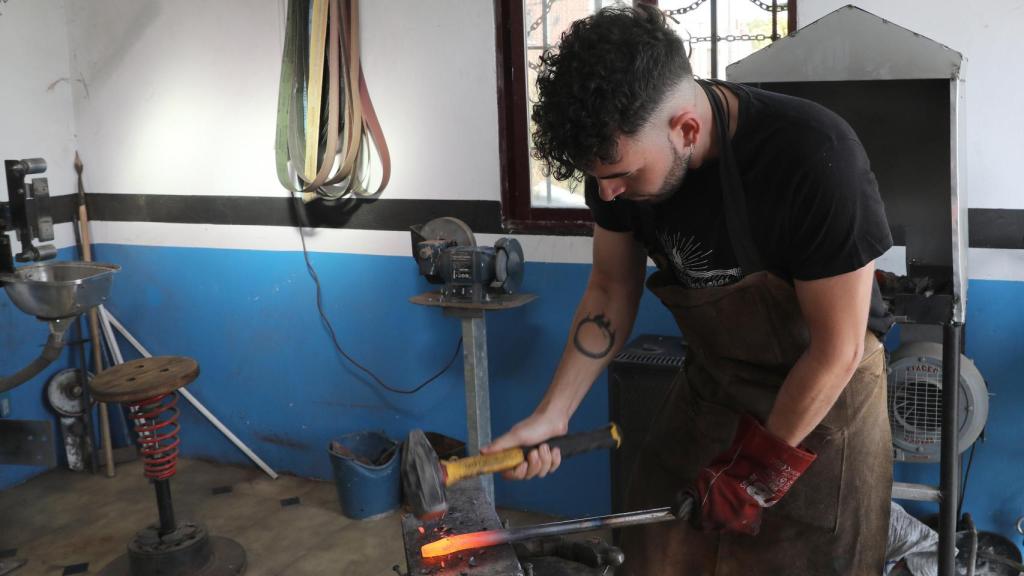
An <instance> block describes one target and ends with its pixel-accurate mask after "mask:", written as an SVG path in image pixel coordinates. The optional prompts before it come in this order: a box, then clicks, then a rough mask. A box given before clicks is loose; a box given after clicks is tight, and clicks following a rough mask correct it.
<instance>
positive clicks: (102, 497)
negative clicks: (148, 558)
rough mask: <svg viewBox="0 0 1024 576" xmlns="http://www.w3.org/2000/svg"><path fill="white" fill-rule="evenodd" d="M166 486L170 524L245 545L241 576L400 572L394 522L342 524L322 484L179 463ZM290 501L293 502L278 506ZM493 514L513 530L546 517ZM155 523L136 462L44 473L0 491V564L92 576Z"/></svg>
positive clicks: (333, 496) (390, 575)
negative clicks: (185, 523) (111, 472)
mask: <svg viewBox="0 0 1024 576" xmlns="http://www.w3.org/2000/svg"><path fill="white" fill-rule="evenodd" d="M223 487H230V491H226V490H224V489H223ZM171 488H172V495H173V500H174V506H175V511H176V514H177V518H178V520H194V521H199V522H202V523H203V524H205V525H206V527H207V529H208V530H209V531H210V533H211V534H213V535H217V536H227V537H230V538H233V539H235V540H236V541H238V542H239V543H240V544H242V546H244V547H245V550H246V553H247V558H248V569H247V570H246V574H247V575H277V574H288V575H289V576H302V575H306V574H309V575H313V574H316V575H320V574H344V575H347V576H395V572H393V571H392V566H394V565H395V564H398V565H399V566H401V568H402V570H403V571H404V569H405V555H404V551H403V549H402V531H401V519H400V516H399V514H397V513H395V514H390V515H388V516H385V517H383V518H378V519H375V520H366V521H354V520H349V519H348V518H345V517H344V516H342V515H341V512H340V508H339V506H338V497H337V493H336V492H335V487H334V484H333V483H331V482H321V481H317V480H308V479H304V478H296V477H294V476H284V475H282V476H280V477H279V478H278V479H277V480H271V479H270V478H269V477H267V476H266V475H264V474H263V473H262V472H260V471H259V470H256V469H249V468H240V467H235V466H227V465H221V464H211V463H208V462H202V461H197V460H181V461H180V462H179V463H178V474H177V475H176V476H175V477H174V478H173V479H172V480H171ZM215 489H219V490H215ZM215 492H222V493H215ZM294 498H298V499H299V503H298V504H292V505H285V504H283V503H282V500H285V501H287V500H288V499H294ZM500 515H501V516H502V518H509V519H510V520H511V522H512V524H513V525H522V524H527V523H533V522H544V521H547V520H549V519H550V518H548V517H545V516H542V515H537V514H529V513H522V512H514V511H505V510H502V511H500ZM156 520H157V511H156V498H155V496H154V492H153V488H152V486H151V485H150V484H149V483H148V481H147V480H146V479H145V478H143V476H142V464H141V462H138V461H136V462H133V463H129V464H123V465H121V466H119V467H118V468H117V476H116V477H114V478H107V477H106V476H104V475H102V474H100V475H97V476H93V475H90V474H81V473H74V472H69V471H65V470H53V471H50V472H47V473H45V474H43V475H41V476H38V477H36V478H33V479H32V480H30V481H28V482H27V483H25V484H22V485H20V486H16V487H14V488H11V489H9V490H6V491H3V492H0V560H3V559H9V558H10V557H16V558H21V559H25V560H27V561H28V563H27V564H26V565H25V566H23V567H22V568H20V569H18V570H16V571H15V572H14V573H13V574H14V575H15V576H29V575H36V574H39V575H52V574H65V573H67V574H79V573H93V574H95V573H97V572H99V571H100V570H101V569H102V568H103V567H104V566H106V564H107V563H108V562H110V561H111V560H113V559H114V558H116V557H117V556H119V555H121V554H123V553H124V552H125V546H126V545H127V544H128V541H129V540H130V539H131V538H132V536H133V535H134V534H135V532H136V531H137V530H139V529H140V528H142V527H144V526H146V525H148V524H152V523H155V522H156ZM86 563H87V564H88V571H87V572H85V571H82V570H81V566H80V565H82V564H86ZM68 567H71V568H70V569H69V568H68ZM76 570H78V571H76Z"/></svg>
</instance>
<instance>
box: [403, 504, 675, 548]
mask: <svg viewBox="0 0 1024 576" xmlns="http://www.w3.org/2000/svg"><path fill="white" fill-rule="evenodd" d="M692 508H693V500H692V499H691V498H690V497H689V496H687V497H686V498H685V499H684V500H683V501H682V502H681V503H680V504H679V505H677V506H674V507H665V508H655V509H653V510H641V511H639V512H625V513H622V514H609V515H607V516H594V517H593V518H583V519H580V520H564V521H562V522H552V523H550V524H538V525H536V526H525V527H523V528H508V529H503V530H485V531H483V532H470V533H469V534H457V535H455V536H448V537H445V538H441V539H440V540H436V541H434V542H431V543H430V544H425V545H424V546H423V547H422V548H420V554H422V555H423V557H424V558H436V557H438V556H447V555H449V554H454V553H456V552H461V551H463V550H473V549H476V548H486V547H488V546H496V545H498V544H511V543H513V542H522V541H523V540H532V539H534V538H541V537H544V536H560V535H562V534H573V533H576V532H589V531H591V530H597V529H599V528H611V527H622V526H632V525H634V524H651V523H654V522H666V521H668V520H676V519H678V518H685V517H687V516H689V515H690V510H691V509H692Z"/></svg>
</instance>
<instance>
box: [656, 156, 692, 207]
mask: <svg viewBox="0 0 1024 576" xmlns="http://www.w3.org/2000/svg"><path fill="white" fill-rule="evenodd" d="M670 146H671V144H670ZM691 158H693V146H690V151H689V152H687V153H686V157H683V155H682V154H680V153H679V151H678V150H676V148H675V146H672V168H670V169H669V171H668V174H667V175H666V176H665V181H664V182H663V183H662V184H661V188H660V189H659V190H658V193H657V194H655V195H654V196H652V197H650V200H649V201H650V202H652V203H658V202H664V201H665V200H668V199H669V198H671V197H672V196H673V195H674V194H675V193H676V192H678V191H679V188H680V187H681V186H682V185H683V180H684V179H685V178H686V173H687V172H688V171H689V170H690V159H691Z"/></svg>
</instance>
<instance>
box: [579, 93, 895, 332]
mask: <svg viewBox="0 0 1024 576" xmlns="http://www.w3.org/2000/svg"><path fill="white" fill-rule="evenodd" d="M727 86H728V87H729V88H731V89H732V91H733V92H734V93H736V94H737V96H738V97H739V120H738V123H737V127H736V132H735V134H734V135H733V138H732V140H731V144H732V149H733V152H734V155H735V158H736V164H737V167H738V169H739V172H740V177H741V180H742V182H743V189H744V194H745V198H746V204H747V213H748V216H747V217H748V220H749V225H750V230H749V232H748V233H749V235H750V238H751V240H752V241H753V245H754V246H755V247H756V249H757V251H758V256H759V257H760V260H761V265H762V266H763V267H764V268H765V269H766V270H769V271H771V272H774V273H776V274H778V275H780V276H782V277H783V278H786V279H788V280H792V279H797V280H815V279H819V278H826V277H830V276H837V275H839V274H844V273H846V272H852V271H853V270H857V269H858V268H861V267H863V266H864V265H865V264H867V263H868V262H870V261H872V260H874V259H875V258H877V257H879V256H880V255H882V254H883V253H884V252H885V251H886V250H888V249H889V247H891V246H892V237H891V236H890V234H889V226H888V223H887V222H886V218H885V210H884V207H883V205H882V200H881V197H880V196H879V194H878V185H877V182H876V181H875V176H874V174H873V173H872V172H871V166H870V163H869V162H868V158H867V154H866V153H865V152H864V147H863V146H862V145H861V143H860V140H859V139H858V138H857V135H856V134H855V133H854V132H853V129H852V128H850V126H849V125H848V124H847V123H846V122H845V121H844V120H843V119H842V118H840V117H839V116H838V115H837V114H835V113H833V112H831V111H830V110H828V109H826V108H824V107H823V106H820V105H818V104H816V103H814V102H810V101H808V100H804V99H800V98H795V97H792V96H785V95H782V94H776V93H773V92H768V91H765V90H760V89H757V88H754V87H749V86H742V85H737V84H728V85H727ZM586 201H587V205H588V206H589V207H590V209H591V212H592V213H593V216H594V221H595V222H596V223H597V224H598V225H600V226H601V227H602V228H605V229H608V230H613V231H618V232H625V231H632V232H633V233H634V235H635V236H636V237H637V239H638V240H640V241H641V242H642V243H643V244H644V245H645V246H646V247H647V249H648V251H649V252H652V253H653V252H661V253H663V254H664V255H665V256H666V257H667V260H668V262H669V265H668V267H669V268H671V270H670V271H671V272H672V273H673V274H674V275H675V277H676V279H677V280H678V281H679V282H680V283H681V284H682V285H684V286H686V287H690V288H703V287H712V286H723V285H727V284H731V283H734V282H736V281H738V280H739V279H740V278H742V277H743V275H744V273H743V271H742V270H741V269H740V266H739V263H738V260H737V258H736V256H735V254H734V252H733V248H732V242H731V241H730V236H729V231H728V229H727V228H726V225H725V213H724V211H723V204H722V187H721V180H720V177H719V162H718V159H717V158H716V159H713V160H710V161H708V162H705V163H704V164H703V165H702V166H701V167H700V168H699V169H696V170H693V169H691V170H690V171H689V172H688V173H687V175H686V177H685V179H684V180H683V183H682V185H681V188H680V190H678V191H676V193H675V194H674V195H673V196H672V197H671V198H669V199H668V200H665V201H664V202H661V203H659V204H655V205H650V204H644V203H639V202H632V201H630V200H626V199H624V198H621V197H620V198H618V199H617V200H615V201H614V202H604V201H603V200H601V199H600V197H598V195H597V190H596V186H595V185H594V182H592V181H591V182H588V185H587V186H586ZM876 297H877V292H876ZM874 304H875V305H874V306H873V307H872V308H877V307H878V305H880V302H876V303H874ZM873 315H875V312H874V311H873Z"/></svg>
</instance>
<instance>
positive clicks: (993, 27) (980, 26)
mask: <svg viewBox="0 0 1024 576" xmlns="http://www.w3.org/2000/svg"><path fill="white" fill-rule="evenodd" d="M850 3H851V2H850V0H799V5H798V6H799V10H798V11H797V18H798V20H799V26H801V27H802V26H806V25H807V24H810V23H811V22H813V21H815V20H817V19H818V18H821V17H822V16H824V15H825V14H828V13H829V12H832V11H833V10H835V9H837V8H840V7H842V6H845V5H847V4H850ZM852 3H853V4H855V5H857V6H859V7H861V8H863V9H865V10H867V11H868V12H871V13H873V14H876V15H878V16H880V17H882V18H885V19H887V20H889V21H891V22H893V23H895V24H898V25H900V26H903V27H904V28H907V29H909V30H912V31H914V32H917V33H919V34H921V35H922V36H926V37H928V38H931V39H932V40H935V41H936V42H939V43H942V44H945V45H946V46H949V47H950V48H952V49H954V50H957V51H958V52H960V53H961V54H963V55H964V56H965V57H966V58H967V66H966V79H967V82H966V83H967V91H966V93H967V112H966V120H967V144H966V147H967V165H968V169H967V189H968V205H969V206H970V207H971V208H1016V209H1020V208H1024V194H1022V193H1021V179H1020V177H1019V176H1018V174H1017V170H1016V169H1015V168H1016V167H1017V166H1019V164H1020V162H1021V158H1024V140H1022V139H1021V137H1020V135H1021V134H1024V114H1020V113H1019V111H1018V110H1017V108H1018V102H1019V101H1020V94H1021V93H1022V92H1024V75H1022V74H1021V70H1022V69H1024V68H1022V66H1021V64H1020V62H1019V57H1018V55H1017V54H1018V52H1019V50H1020V40H1019V38H1020V30H1021V29H1022V28H1024V2H1022V1H1021V0H986V1H985V2H973V3H965V2H956V1H954V0H901V1H899V2H893V1H892V0H856V1H854V2H852ZM972 268H973V266H972Z"/></svg>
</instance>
